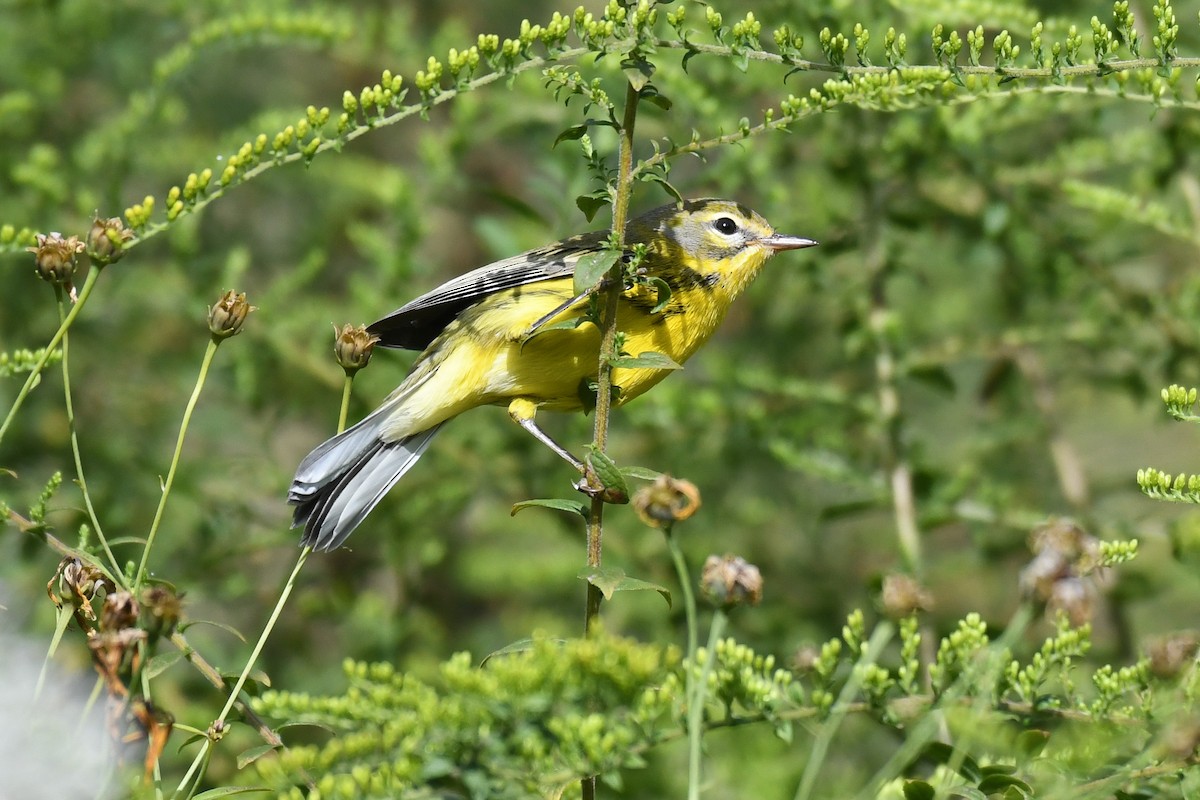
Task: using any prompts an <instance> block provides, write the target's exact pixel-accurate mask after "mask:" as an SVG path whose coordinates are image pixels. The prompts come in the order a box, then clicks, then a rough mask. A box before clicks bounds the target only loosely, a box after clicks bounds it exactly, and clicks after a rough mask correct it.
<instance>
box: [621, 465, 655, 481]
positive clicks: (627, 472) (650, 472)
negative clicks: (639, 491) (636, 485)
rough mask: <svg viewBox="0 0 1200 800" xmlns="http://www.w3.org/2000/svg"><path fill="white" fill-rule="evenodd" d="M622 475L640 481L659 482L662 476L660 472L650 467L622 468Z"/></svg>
mask: <svg viewBox="0 0 1200 800" xmlns="http://www.w3.org/2000/svg"><path fill="white" fill-rule="evenodd" d="M621 474H622V475H624V476H625V477H626V478H633V479H634V480H639V481H653V480H657V479H658V478H659V477H660V476H661V475H662V473H661V472H659V471H658V470H656V469H650V468H649V467H621Z"/></svg>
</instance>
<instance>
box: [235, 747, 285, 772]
mask: <svg viewBox="0 0 1200 800" xmlns="http://www.w3.org/2000/svg"><path fill="white" fill-rule="evenodd" d="M278 746H279V745H275V744H260V745H258V746H257V747H251V748H250V749H248V750H243V751H242V752H240V753H238V757H237V765H238V769H245V768H246V767H248V766H250V765H251V764H253V763H254V762H255V761H258V760H259V759H260V758H262V757H263V756H265V755H266V754H267V753H269V752H271V751H272V750H274V749H275V748H276V747H278Z"/></svg>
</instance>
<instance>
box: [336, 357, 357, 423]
mask: <svg viewBox="0 0 1200 800" xmlns="http://www.w3.org/2000/svg"><path fill="white" fill-rule="evenodd" d="M353 388H354V372H347V373H346V380H344V381H342V407H341V410H339V411H338V426H337V429H338V433H341V432H342V431H344V430H346V417H347V415H349V413H350V392H351V390H352V389H353Z"/></svg>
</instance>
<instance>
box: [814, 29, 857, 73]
mask: <svg viewBox="0 0 1200 800" xmlns="http://www.w3.org/2000/svg"><path fill="white" fill-rule="evenodd" d="M817 42H818V43H820V45H821V52H822V53H824V54H825V60H826V61H828V62H829V63H830V64H832V65H833V66H835V67H840V66H843V65H844V64H845V63H846V53H848V52H849V51H850V40H849V39H847V38H846V37H845V36H843V35H842V34H840V33H838V34H834V33H833V31H831V30H829V28H821V32H820V33H819V34H818V35H817Z"/></svg>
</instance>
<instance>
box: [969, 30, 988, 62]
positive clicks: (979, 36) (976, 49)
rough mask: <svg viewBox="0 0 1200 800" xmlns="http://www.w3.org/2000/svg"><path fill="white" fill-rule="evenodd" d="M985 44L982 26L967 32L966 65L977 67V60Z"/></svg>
mask: <svg viewBox="0 0 1200 800" xmlns="http://www.w3.org/2000/svg"><path fill="white" fill-rule="evenodd" d="M986 42H987V39H986V37H984V35H983V26H982V25H977V26H975V29H974V30H969V31H967V63H968V64H970V65H971V66H973V67H978V66H979V59H980V57H981V56H982V55H983V48H984V45H985V43H986Z"/></svg>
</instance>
